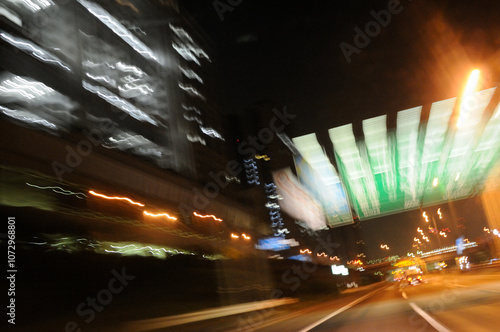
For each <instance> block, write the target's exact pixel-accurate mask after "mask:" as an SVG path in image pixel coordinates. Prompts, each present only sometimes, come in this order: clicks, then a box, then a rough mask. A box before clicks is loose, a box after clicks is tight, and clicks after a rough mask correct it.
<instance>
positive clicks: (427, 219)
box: [422, 211, 429, 222]
mask: <svg viewBox="0 0 500 332" xmlns="http://www.w3.org/2000/svg"><path fill="white" fill-rule="evenodd" d="M422 216H424V218H425V222H429V217H428V216H427V212H425V211H424V213H422Z"/></svg>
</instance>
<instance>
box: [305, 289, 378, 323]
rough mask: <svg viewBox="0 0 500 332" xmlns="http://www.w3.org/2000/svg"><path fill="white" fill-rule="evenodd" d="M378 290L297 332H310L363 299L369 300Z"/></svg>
mask: <svg viewBox="0 0 500 332" xmlns="http://www.w3.org/2000/svg"><path fill="white" fill-rule="evenodd" d="M379 290H380V288H379V289H376V290H374V291H372V292H370V293H368V294H366V295H364V296H362V297H360V298H359V299H357V300H354V301H352V302H351V303H349V304H346V305H345V306H343V307H342V308H340V309H338V310H336V311H334V312H332V313H331V314H329V315H327V316H325V317H323V318H322V319H320V320H318V321H317V322H314V323H312V324H311V325H308V326H306V327H304V328H303V329H302V330H300V331H299V332H308V331H310V330H311V329H313V328H315V327H316V326H318V325H320V324H323V323H324V322H326V321H327V320H329V319H330V318H332V317H334V316H336V315H338V314H340V313H341V312H343V311H346V310H347V309H349V308H351V307H352V306H354V305H356V304H358V303H359V302H361V301H363V300H364V299H367V298H369V297H370V296H372V295H373V294H375V293H376V292H378V291H379Z"/></svg>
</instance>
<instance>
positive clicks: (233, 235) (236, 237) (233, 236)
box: [231, 233, 240, 239]
mask: <svg viewBox="0 0 500 332" xmlns="http://www.w3.org/2000/svg"><path fill="white" fill-rule="evenodd" d="M231 237H232V238H233V239H239V238H240V237H239V236H238V235H236V234H234V233H231Z"/></svg>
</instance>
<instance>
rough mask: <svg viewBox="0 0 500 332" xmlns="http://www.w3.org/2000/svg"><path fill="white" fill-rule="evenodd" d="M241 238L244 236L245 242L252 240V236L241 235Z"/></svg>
mask: <svg viewBox="0 0 500 332" xmlns="http://www.w3.org/2000/svg"><path fill="white" fill-rule="evenodd" d="M241 236H243V238H244V239H245V240H250V239H251V237H250V236H248V235H246V234H241Z"/></svg>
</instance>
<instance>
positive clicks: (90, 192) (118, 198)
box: [89, 190, 144, 206]
mask: <svg viewBox="0 0 500 332" xmlns="http://www.w3.org/2000/svg"><path fill="white" fill-rule="evenodd" d="M89 194H92V195H94V196H97V197H102V198H105V199H117V200H122V201H127V202H129V203H130V204H134V205H138V206H144V204H142V203H138V202H134V201H133V200H131V199H130V198H128V197H112V196H106V195H103V194H99V193H96V192H95V191H93V190H89Z"/></svg>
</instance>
